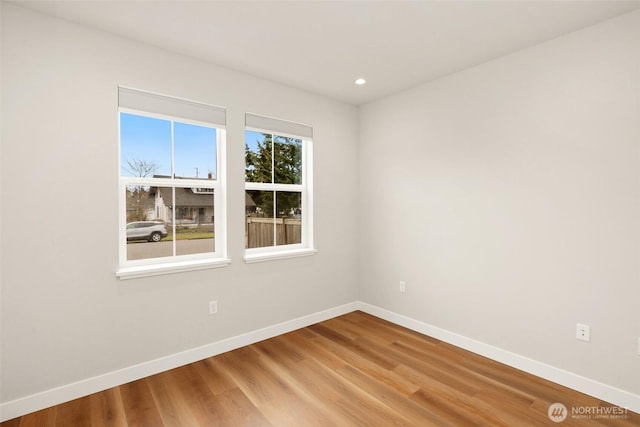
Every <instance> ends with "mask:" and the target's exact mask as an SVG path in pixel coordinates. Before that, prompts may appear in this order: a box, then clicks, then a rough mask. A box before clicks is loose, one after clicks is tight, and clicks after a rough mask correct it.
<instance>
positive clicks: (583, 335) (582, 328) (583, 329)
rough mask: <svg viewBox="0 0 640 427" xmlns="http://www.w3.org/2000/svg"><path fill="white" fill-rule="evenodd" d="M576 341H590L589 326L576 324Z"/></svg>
mask: <svg viewBox="0 0 640 427" xmlns="http://www.w3.org/2000/svg"><path fill="white" fill-rule="evenodd" d="M576 339H578V340H580V341H586V342H589V341H591V326H589V325H585V324H582V323H578V324H576Z"/></svg>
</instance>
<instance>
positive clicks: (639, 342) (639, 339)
mask: <svg viewBox="0 0 640 427" xmlns="http://www.w3.org/2000/svg"><path fill="white" fill-rule="evenodd" d="M638 356H640V337H638Z"/></svg>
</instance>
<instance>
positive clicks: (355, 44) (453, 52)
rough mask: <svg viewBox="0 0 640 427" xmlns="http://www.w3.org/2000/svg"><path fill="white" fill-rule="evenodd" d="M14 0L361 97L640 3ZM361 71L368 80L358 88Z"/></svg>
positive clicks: (297, 83)
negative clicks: (357, 79) (356, 80)
mask: <svg viewBox="0 0 640 427" xmlns="http://www.w3.org/2000/svg"><path fill="white" fill-rule="evenodd" d="M15 3H16V4H19V5H21V6H24V7H28V8H30V9H35V10H39V11H41V12H44V13H47V14H51V15H55V16H58V17H62V18H65V19H68V20H70V21H75V22H78V23H81V24H84V25H87V26H90V27H95V28H98V29H101V30H104V31H108V32H110V33H113V34H118V35H121V36H124V37H127V38H130V39H133V40H137V41H141V42H145V43H148V44H151V45H154V46H159V47H162V48H165V49H168V50H171V51H175V52H179V53H182V54H185V55H189V56H192V57H196V58H200V59H202V60H205V61H208V62H211V63H214V64H217V65H221V66H224V67H228V68H231V69H234V70H238V71H242V72H246V73H249V74H252V75H255V76H260V77H262V78H266V79H269V80H272V81H275V82H279V83H283V84H286V85H288V86H293V87H296V88H300V89H303V90H306V91H309V92H314V93H318V94H322V95H325V96H328V97H330V98H334V99H337V100H341V101H344V102H347V103H350V104H354V105H360V104H364V103H366V102H369V101H372V100H375V99H377V98H380V97H383V96H386V95H389V94H392V93H395V92H398V91H401V90H404V89H408V88H411V87H414V86H417V85H419V84H421V83H424V82H427V81H430V80H433V79H436V78H438V77H441V76H444V75H447V74H450V73H453V72H456V71H459V70H463V69H465V68H469V67H472V66H474V65H476V64H479V63H482V62H485V61H488V60H491V59H493V58H496V57H499V56H502V55H505V54H508V53H511V52H514V51H516V50H519V49H522V48H525V47H528V46H532V45H535V44H538V43H541V42H544V41H546V40H549V39H552V38H554V37H557V36H559V35H562V34H566V33H569V32H571V31H575V30H577V29H580V28H583V27H586V26H588V25H591V24H594V23H597V22H600V21H603V20H606V19H609V18H612V17H614V16H617V15H620V14H623V13H627V12H629V11H631V10H633V9H637V8H640V0H635V1H558V0H556V1H507V0H505V1H477V0H476V1H414V2H406V1H386V2H383V1H376V2H373V1H313V2H311V1H184V0H182V1H179V0H177V1H134V0H131V1H100V2H95V1H83V2H77V1H33V2H20V1H18V2H15ZM357 77H365V78H366V79H367V84H366V85H365V86H362V87H356V86H355V85H354V83H353V82H354V80H355V79H356V78H357Z"/></svg>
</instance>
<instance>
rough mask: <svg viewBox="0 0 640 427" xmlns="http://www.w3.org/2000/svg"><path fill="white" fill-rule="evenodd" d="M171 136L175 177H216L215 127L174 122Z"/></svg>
mask: <svg viewBox="0 0 640 427" xmlns="http://www.w3.org/2000/svg"><path fill="white" fill-rule="evenodd" d="M173 138H174V139H173V144H174V147H173V150H174V160H175V165H174V171H175V177H176V178H200V179H216V177H217V173H218V172H217V168H216V165H217V161H216V129H214V128H209V127H205V126H197V125H192V124H188V123H180V122H174V125H173Z"/></svg>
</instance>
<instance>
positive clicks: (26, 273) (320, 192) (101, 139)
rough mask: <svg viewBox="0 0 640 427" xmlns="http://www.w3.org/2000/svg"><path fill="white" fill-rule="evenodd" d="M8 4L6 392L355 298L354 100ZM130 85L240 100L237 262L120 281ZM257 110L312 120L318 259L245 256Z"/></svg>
mask: <svg viewBox="0 0 640 427" xmlns="http://www.w3.org/2000/svg"><path fill="white" fill-rule="evenodd" d="M1 7H2V123H3V127H2V154H3V155H2V163H1V175H0V176H1V182H2V188H1V191H2V207H1V212H0V213H1V215H2V228H1V232H2V243H1V250H2V263H1V268H2V277H1V280H2V307H1V311H2V314H1V316H2V317H1V321H2V335H1V342H2V354H1V358H2V367H1V371H0V376H1V377H2V387H1V397H0V401H2V402H7V401H11V400H13V399H18V398H21V397H24V396H28V395H31V394H34V393H38V392H42V391H47V390H50V389H52V388H53V387H57V386H62V385H66V384H69V383H72V382H74V381H79V380H83V379H86V378H90V377H92V376H96V375H100V374H103V373H108V372H111V371H114V370H117V369H120V368H125V367H130V366H133V365H135V364H138V363H144V362H147V361H150V360H152V359H156V358H159V357H163V356H166V355H171V354H174V353H176V352H180V351H183V350H188V349H192V348H195V347H198V346H201V345H205V344H208V343H211V342H216V341H219V340H221V339H224V338H227V337H233V336H236V335H238V334H241V333H245V332H248V331H253V330H256V329H259V328H263V327H265V326H268V325H273V324H275V323H278V322H283V321H288V320H290V319H294V318H297V317H300V316H305V315H308V314H310V313H315V312H318V311H321V310H325V309H327V308H332V307H336V306H339V305H341V304H345V303H349V302H353V301H355V300H356V299H357V285H356V283H357V277H356V274H357V268H356V262H357V252H356V244H357V238H356V229H357V225H356V224H357V222H356V213H357V206H356V201H355V197H354V195H355V194H357V172H356V169H355V167H354V165H355V164H356V160H357V152H356V150H357V111H356V109H355V108H354V107H351V106H347V105H345V104H340V103H337V102H334V101H331V100H328V99H325V98H321V97H319V96H315V95H311V94H307V93H303V92H300V91H297V90H293V89H290V88H287V87H284V86H280V85H277V84H273V83H269V82H266V81H264V80H261V79H259V78H254V77H251V76H247V75H243V74H240V73H236V72H232V71H229V70H225V69H223V68H218V67H215V66H211V65H208V64H206V63H203V62H199V61H196V60H193V59H190V58H187V57H183V56H179V55H176V54H172V53H169V52H166V51H163V50H160V49H155V48H151V47H148V46H146V45H143V44H138V43H135V42H132V41H128V40H124V39H120V38H117V37H113V36H110V35H107V34H105V33H100V32H97V31H93V30H89V29H85V28H83V27H80V26H76V25H74V24H71V23H67V22H65V21H62V20H57V19H54V18H50V17H47V16H45V15H40V14H37V13H34V12H31V11H27V10H25V9H22V8H20V7H18V6H14V5H9V4H6V3H4V2H3V3H2V6H1ZM222 42H223V41H222ZM118 84H122V85H126V86H130V87H135V88H140V89H144V90H150V91H154V92H158V93H163V94H168V95H172V96H177V97H183V98H187V99H193V100H198V101H202V102H206V103H211V104H215V105H220V106H224V107H227V117H228V119H227V120H228V127H227V138H228V140H227V142H228V149H227V157H228V159H227V160H228V163H227V165H228V169H229V176H228V179H229V185H228V190H229V192H228V202H229V211H228V213H229V218H230V219H229V242H230V244H229V254H230V257H231V259H232V265H231V266H230V267H227V268H221V269H215V270H205V271H197V272H189V273H181V274H174V275H166V276H162V277H152V278H144V279H136V280H129V281H122V282H121V281H120V280H118V279H117V278H116V277H115V270H116V268H117V265H118V232H117V229H118V228H117V227H118V215H117V202H118V194H117V188H118V185H117V177H118V167H117V162H118V157H117V156H118V134H117V85H118ZM247 111H249V112H255V113H261V114H266V115H269V116H274V117H280V118H283V119H288V120H293V121H299V122H302V123H310V124H312V125H313V126H314V156H315V165H316V168H315V188H314V190H315V207H316V210H315V240H316V247H317V249H318V251H319V252H318V253H317V254H316V255H314V256H311V257H305V258H298V259H290V260H279V261H272V262H265V263H258V264H250V265H248V264H245V263H244V262H243V259H242V256H243V244H244V238H243V236H244V226H243V214H244V194H243V188H244V187H243V185H244V181H243V180H244V169H243V168H244V113H245V112H247ZM210 299H217V300H218V303H219V313H218V314H217V315H216V316H210V315H209V314H208V301H209V300H210Z"/></svg>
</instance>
